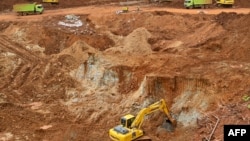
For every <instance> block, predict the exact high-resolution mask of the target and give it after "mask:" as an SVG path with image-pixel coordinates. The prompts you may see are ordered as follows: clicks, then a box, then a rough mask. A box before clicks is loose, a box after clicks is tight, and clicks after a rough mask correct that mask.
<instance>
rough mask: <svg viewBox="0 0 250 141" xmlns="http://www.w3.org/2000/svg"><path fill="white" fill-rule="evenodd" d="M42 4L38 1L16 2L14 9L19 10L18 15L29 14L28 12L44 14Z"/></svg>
mask: <svg viewBox="0 0 250 141" xmlns="http://www.w3.org/2000/svg"><path fill="white" fill-rule="evenodd" d="M43 10H44V9H43V6H42V4H37V3H25V4H15V5H13V11H15V12H17V13H18V15H22V16H23V15H28V14H42V13H43Z"/></svg>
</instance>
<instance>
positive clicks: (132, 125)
mask: <svg viewBox="0 0 250 141" xmlns="http://www.w3.org/2000/svg"><path fill="white" fill-rule="evenodd" d="M158 110H160V111H162V112H164V113H165V114H166V116H167V118H168V120H169V121H170V123H171V126H173V127H176V120H175V119H174V118H173V117H172V116H171V114H170V112H169V110H168V107H167V105H166V102H165V100H164V99H161V100H160V101H158V102H156V103H154V104H152V105H150V106H148V107H146V108H143V109H142V110H141V111H140V112H139V113H138V114H137V116H136V117H135V116H133V115H131V114H128V115H125V116H123V117H122V118H121V121H120V122H121V124H120V125H118V126H116V127H114V128H112V129H110V130H109V137H110V138H111V139H112V140H113V141H135V140H139V139H140V140H141V138H142V136H143V135H144V132H143V130H142V129H141V125H142V123H143V120H144V117H145V115H149V114H151V113H153V112H155V111H158Z"/></svg>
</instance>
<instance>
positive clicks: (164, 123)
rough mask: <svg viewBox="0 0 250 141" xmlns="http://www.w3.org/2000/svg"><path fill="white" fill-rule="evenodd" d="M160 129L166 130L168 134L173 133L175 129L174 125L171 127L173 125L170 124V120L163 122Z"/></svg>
mask: <svg viewBox="0 0 250 141" xmlns="http://www.w3.org/2000/svg"><path fill="white" fill-rule="evenodd" d="M161 127H162V128H164V129H166V130H167V131H169V132H173V131H174V129H175V125H173V123H171V122H170V120H167V119H166V120H165V122H163V123H162V126H161Z"/></svg>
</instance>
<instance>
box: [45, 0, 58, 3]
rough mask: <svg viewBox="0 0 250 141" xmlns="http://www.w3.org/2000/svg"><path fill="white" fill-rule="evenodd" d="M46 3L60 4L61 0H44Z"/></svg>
mask: <svg viewBox="0 0 250 141" xmlns="http://www.w3.org/2000/svg"><path fill="white" fill-rule="evenodd" d="M42 2H44V3H51V4H59V0H43V1H42Z"/></svg>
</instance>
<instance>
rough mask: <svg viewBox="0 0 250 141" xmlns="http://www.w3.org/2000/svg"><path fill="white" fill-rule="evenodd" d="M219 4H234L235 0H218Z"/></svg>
mask: <svg viewBox="0 0 250 141" xmlns="http://www.w3.org/2000/svg"><path fill="white" fill-rule="evenodd" d="M216 4H217V6H221V5H223V6H233V5H234V0H216Z"/></svg>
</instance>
